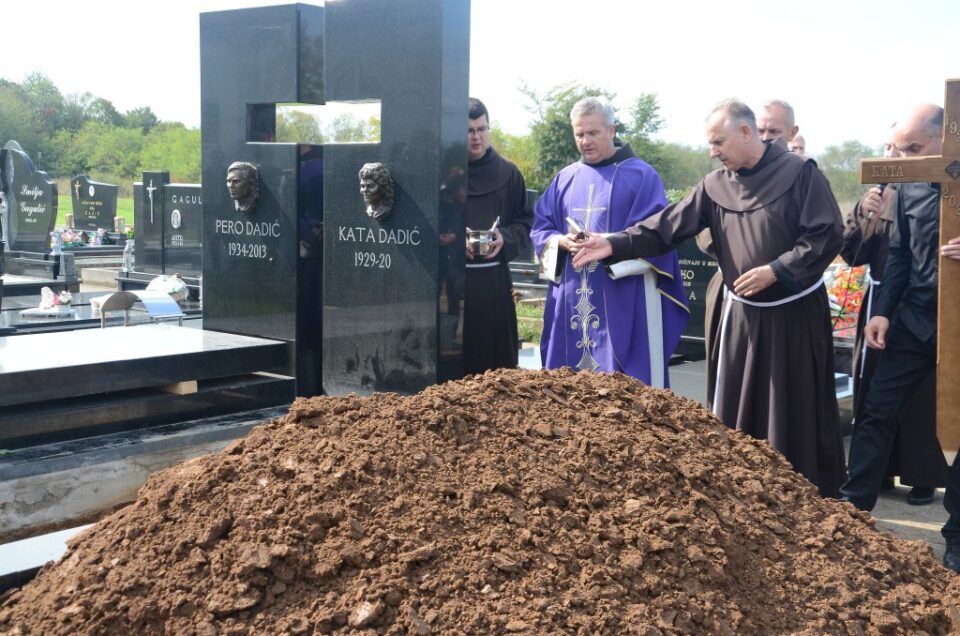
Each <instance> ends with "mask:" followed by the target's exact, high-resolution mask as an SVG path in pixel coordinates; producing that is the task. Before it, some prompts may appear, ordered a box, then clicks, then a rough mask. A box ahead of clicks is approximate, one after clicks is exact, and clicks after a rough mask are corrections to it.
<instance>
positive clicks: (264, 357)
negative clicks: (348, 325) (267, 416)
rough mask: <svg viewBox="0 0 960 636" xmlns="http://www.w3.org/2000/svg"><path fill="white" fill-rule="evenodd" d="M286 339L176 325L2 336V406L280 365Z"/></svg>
mask: <svg viewBox="0 0 960 636" xmlns="http://www.w3.org/2000/svg"><path fill="white" fill-rule="evenodd" d="M287 357H288V352H287V344H286V343H284V342H278V341H275V340H267V339H264V338H254V337H250V336H242V335H236V334H229V333H222V332H216V331H207V330H201V329H191V328H188V327H180V326H174V325H170V324H162V323H161V324H147V325H138V326H134V327H107V328H106V329H83V330H78V331H61V332H55V333H38V334H27V335H21V336H5V337H0V406H9V405H14V404H27V403H31V402H40V401H46V400H56V399H61V398H69V397H76V396H82V395H91V394H95V393H103V392H107V393H109V392H114V391H122V390H129V389H139V388H145V387H155V386H160V385H165V384H171V383H176V382H183V381H189V380H204V379H210V378H219V377H227V376H231V375H240V374H243V373H252V372H257V371H267V372H270V371H280V370H282V369H284V368H285V367H286V364H287Z"/></svg>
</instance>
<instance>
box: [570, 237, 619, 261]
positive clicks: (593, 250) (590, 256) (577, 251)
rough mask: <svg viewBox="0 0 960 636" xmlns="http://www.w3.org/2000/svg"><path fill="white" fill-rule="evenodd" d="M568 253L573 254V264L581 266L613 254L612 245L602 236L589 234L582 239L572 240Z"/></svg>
mask: <svg viewBox="0 0 960 636" xmlns="http://www.w3.org/2000/svg"><path fill="white" fill-rule="evenodd" d="M570 253H571V254H573V266H574V267H583V266H584V265H587V264H588V263H592V262H594V261H599V260H600V259H602V258H607V257H608V256H610V255H611V254H613V246H612V245H611V244H610V241H608V240H607V239H605V238H604V237H602V236H598V235H596V234H591V235H588V236H587V238H585V239H583V240H582V241H579V242H574V243H573V248H572V249H571V250H570Z"/></svg>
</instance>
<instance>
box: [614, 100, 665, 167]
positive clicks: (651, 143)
mask: <svg viewBox="0 0 960 636" xmlns="http://www.w3.org/2000/svg"><path fill="white" fill-rule="evenodd" d="M628 112H629V116H630V119H629V120H628V121H626V122H625V130H624V132H623V136H622V137H623V140H624V141H625V142H627V143H629V144H630V147H631V148H632V149H633V152H634V153H635V154H636V155H637V156H638V157H640V158H641V159H643V160H644V161H646V162H647V163H649V164H650V165H651V166H653V167H654V168H655V169H657V171H658V172H659V171H660V170H661V168H662V166H661V163H662V161H661V158H662V154H661V148H662V145H663V144H662V143H661V142H659V141H656V140H654V139H653V138H652V135H654V134H656V133H657V132H659V131H660V129H661V128H662V127H663V118H662V117H660V104H659V103H658V102H657V96H656V94H654V93H642V94H641V95H640V97H638V98H637V99H636V100H635V101H634V102H633V104H631V105H630V109H629V111H628Z"/></svg>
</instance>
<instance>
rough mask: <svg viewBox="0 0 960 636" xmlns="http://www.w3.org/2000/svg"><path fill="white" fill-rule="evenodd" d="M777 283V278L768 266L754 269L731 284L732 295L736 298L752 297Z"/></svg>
mask: <svg viewBox="0 0 960 636" xmlns="http://www.w3.org/2000/svg"><path fill="white" fill-rule="evenodd" d="M775 282H777V276H776V274H774V273H773V268H772V267H770V266H769V265H761V266H760V267H754V268H753V269H751V270H750V271H748V272H747V273H746V274H744V275H743V276H741V277H740V278H738V279H737V280H735V281H734V282H733V293H734V294H736V295H737V296H753V295H754V294H758V293H760V292H762V291H763V290H764V289H766V288H767V287H769V286H770V285H773V284H774V283H775Z"/></svg>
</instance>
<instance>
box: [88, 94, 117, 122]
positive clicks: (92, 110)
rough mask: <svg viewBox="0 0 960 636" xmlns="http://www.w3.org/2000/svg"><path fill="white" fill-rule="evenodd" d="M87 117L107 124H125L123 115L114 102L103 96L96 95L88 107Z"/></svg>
mask: <svg viewBox="0 0 960 636" xmlns="http://www.w3.org/2000/svg"><path fill="white" fill-rule="evenodd" d="M87 117H88V118H89V119H92V120H94V121H98V122H100V123H102V124H106V125H107V126H116V127H120V126H123V124H124V120H123V115H121V114H120V112H119V111H118V110H117V109H116V107H115V106H114V105H113V102H111V101H110V100H109V99H104V98H103V97H95V98H94V100H93V101H92V102H90V107H89V108H87Z"/></svg>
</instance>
